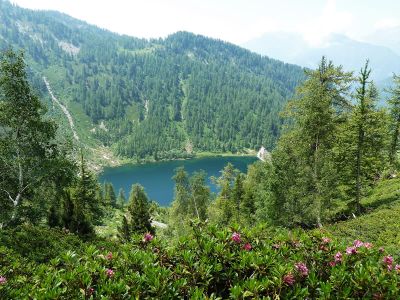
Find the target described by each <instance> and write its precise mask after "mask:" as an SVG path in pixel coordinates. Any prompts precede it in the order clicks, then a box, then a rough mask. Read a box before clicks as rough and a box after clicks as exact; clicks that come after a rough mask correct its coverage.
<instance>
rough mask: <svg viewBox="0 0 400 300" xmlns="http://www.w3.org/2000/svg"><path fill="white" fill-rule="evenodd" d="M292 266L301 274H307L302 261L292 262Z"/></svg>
mask: <svg viewBox="0 0 400 300" xmlns="http://www.w3.org/2000/svg"><path fill="white" fill-rule="evenodd" d="M294 267H295V268H296V270H297V272H299V273H300V275H301V276H304V277H305V276H307V275H308V268H307V266H306V265H305V264H304V263H302V262H300V263H296V264H294Z"/></svg>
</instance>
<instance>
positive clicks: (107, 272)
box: [106, 269, 114, 278]
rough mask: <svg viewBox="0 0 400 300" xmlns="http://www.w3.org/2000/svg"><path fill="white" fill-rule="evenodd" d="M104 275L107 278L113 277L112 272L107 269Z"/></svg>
mask: <svg viewBox="0 0 400 300" xmlns="http://www.w3.org/2000/svg"><path fill="white" fill-rule="evenodd" d="M106 275H107V276H108V278H111V277H113V276H114V271H113V270H112V269H107V270H106Z"/></svg>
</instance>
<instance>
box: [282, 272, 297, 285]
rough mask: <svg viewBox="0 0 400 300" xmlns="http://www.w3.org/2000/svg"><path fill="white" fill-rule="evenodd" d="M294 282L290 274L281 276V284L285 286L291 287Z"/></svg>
mask: <svg viewBox="0 0 400 300" xmlns="http://www.w3.org/2000/svg"><path fill="white" fill-rule="evenodd" d="M295 282H296V280H295V279H294V276H293V274H292V273H288V274H286V275H285V276H283V283H285V284H287V285H293V284H294V283H295Z"/></svg>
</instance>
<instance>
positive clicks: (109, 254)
mask: <svg viewBox="0 0 400 300" xmlns="http://www.w3.org/2000/svg"><path fill="white" fill-rule="evenodd" d="M112 258H113V254H112V252H108V254H107V255H106V259H108V260H112Z"/></svg>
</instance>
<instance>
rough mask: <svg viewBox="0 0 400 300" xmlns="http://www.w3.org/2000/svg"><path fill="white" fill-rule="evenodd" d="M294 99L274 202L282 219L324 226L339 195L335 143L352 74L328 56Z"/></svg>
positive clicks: (277, 155)
mask: <svg viewBox="0 0 400 300" xmlns="http://www.w3.org/2000/svg"><path fill="white" fill-rule="evenodd" d="M306 73H307V76H308V78H307V80H306V81H305V82H304V83H303V84H302V85H301V86H300V87H299V88H298V90H297V93H296V97H295V100H294V101H292V102H290V103H289V106H288V111H287V115H288V117H290V122H289V128H288V130H287V131H286V133H285V134H284V135H283V136H282V137H281V139H280V141H279V143H278V146H277V148H276V149H275V151H274V153H273V163H274V170H275V173H276V176H277V177H276V179H277V181H276V184H275V185H274V193H275V196H274V199H275V201H276V202H275V203H274V205H273V208H274V210H275V216H276V218H277V221H278V222H279V223H283V224H285V225H295V224H302V225H304V226H321V224H322V221H323V219H324V218H325V216H326V213H327V212H328V209H329V207H330V205H331V200H332V199H334V198H335V197H337V192H338V191H337V172H336V171H335V163H334V161H333V152H332V149H333V146H334V142H335V135H336V131H337V127H338V124H340V122H342V113H343V112H344V111H346V110H347V109H349V107H350V103H349V100H348V97H347V92H348V90H349V85H350V83H351V80H352V74H351V73H346V72H344V71H343V69H342V67H341V66H339V67H335V66H334V65H333V64H332V62H328V61H327V60H326V59H325V58H324V57H323V58H322V60H321V63H320V65H319V67H318V69H317V70H315V71H306Z"/></svg>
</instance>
